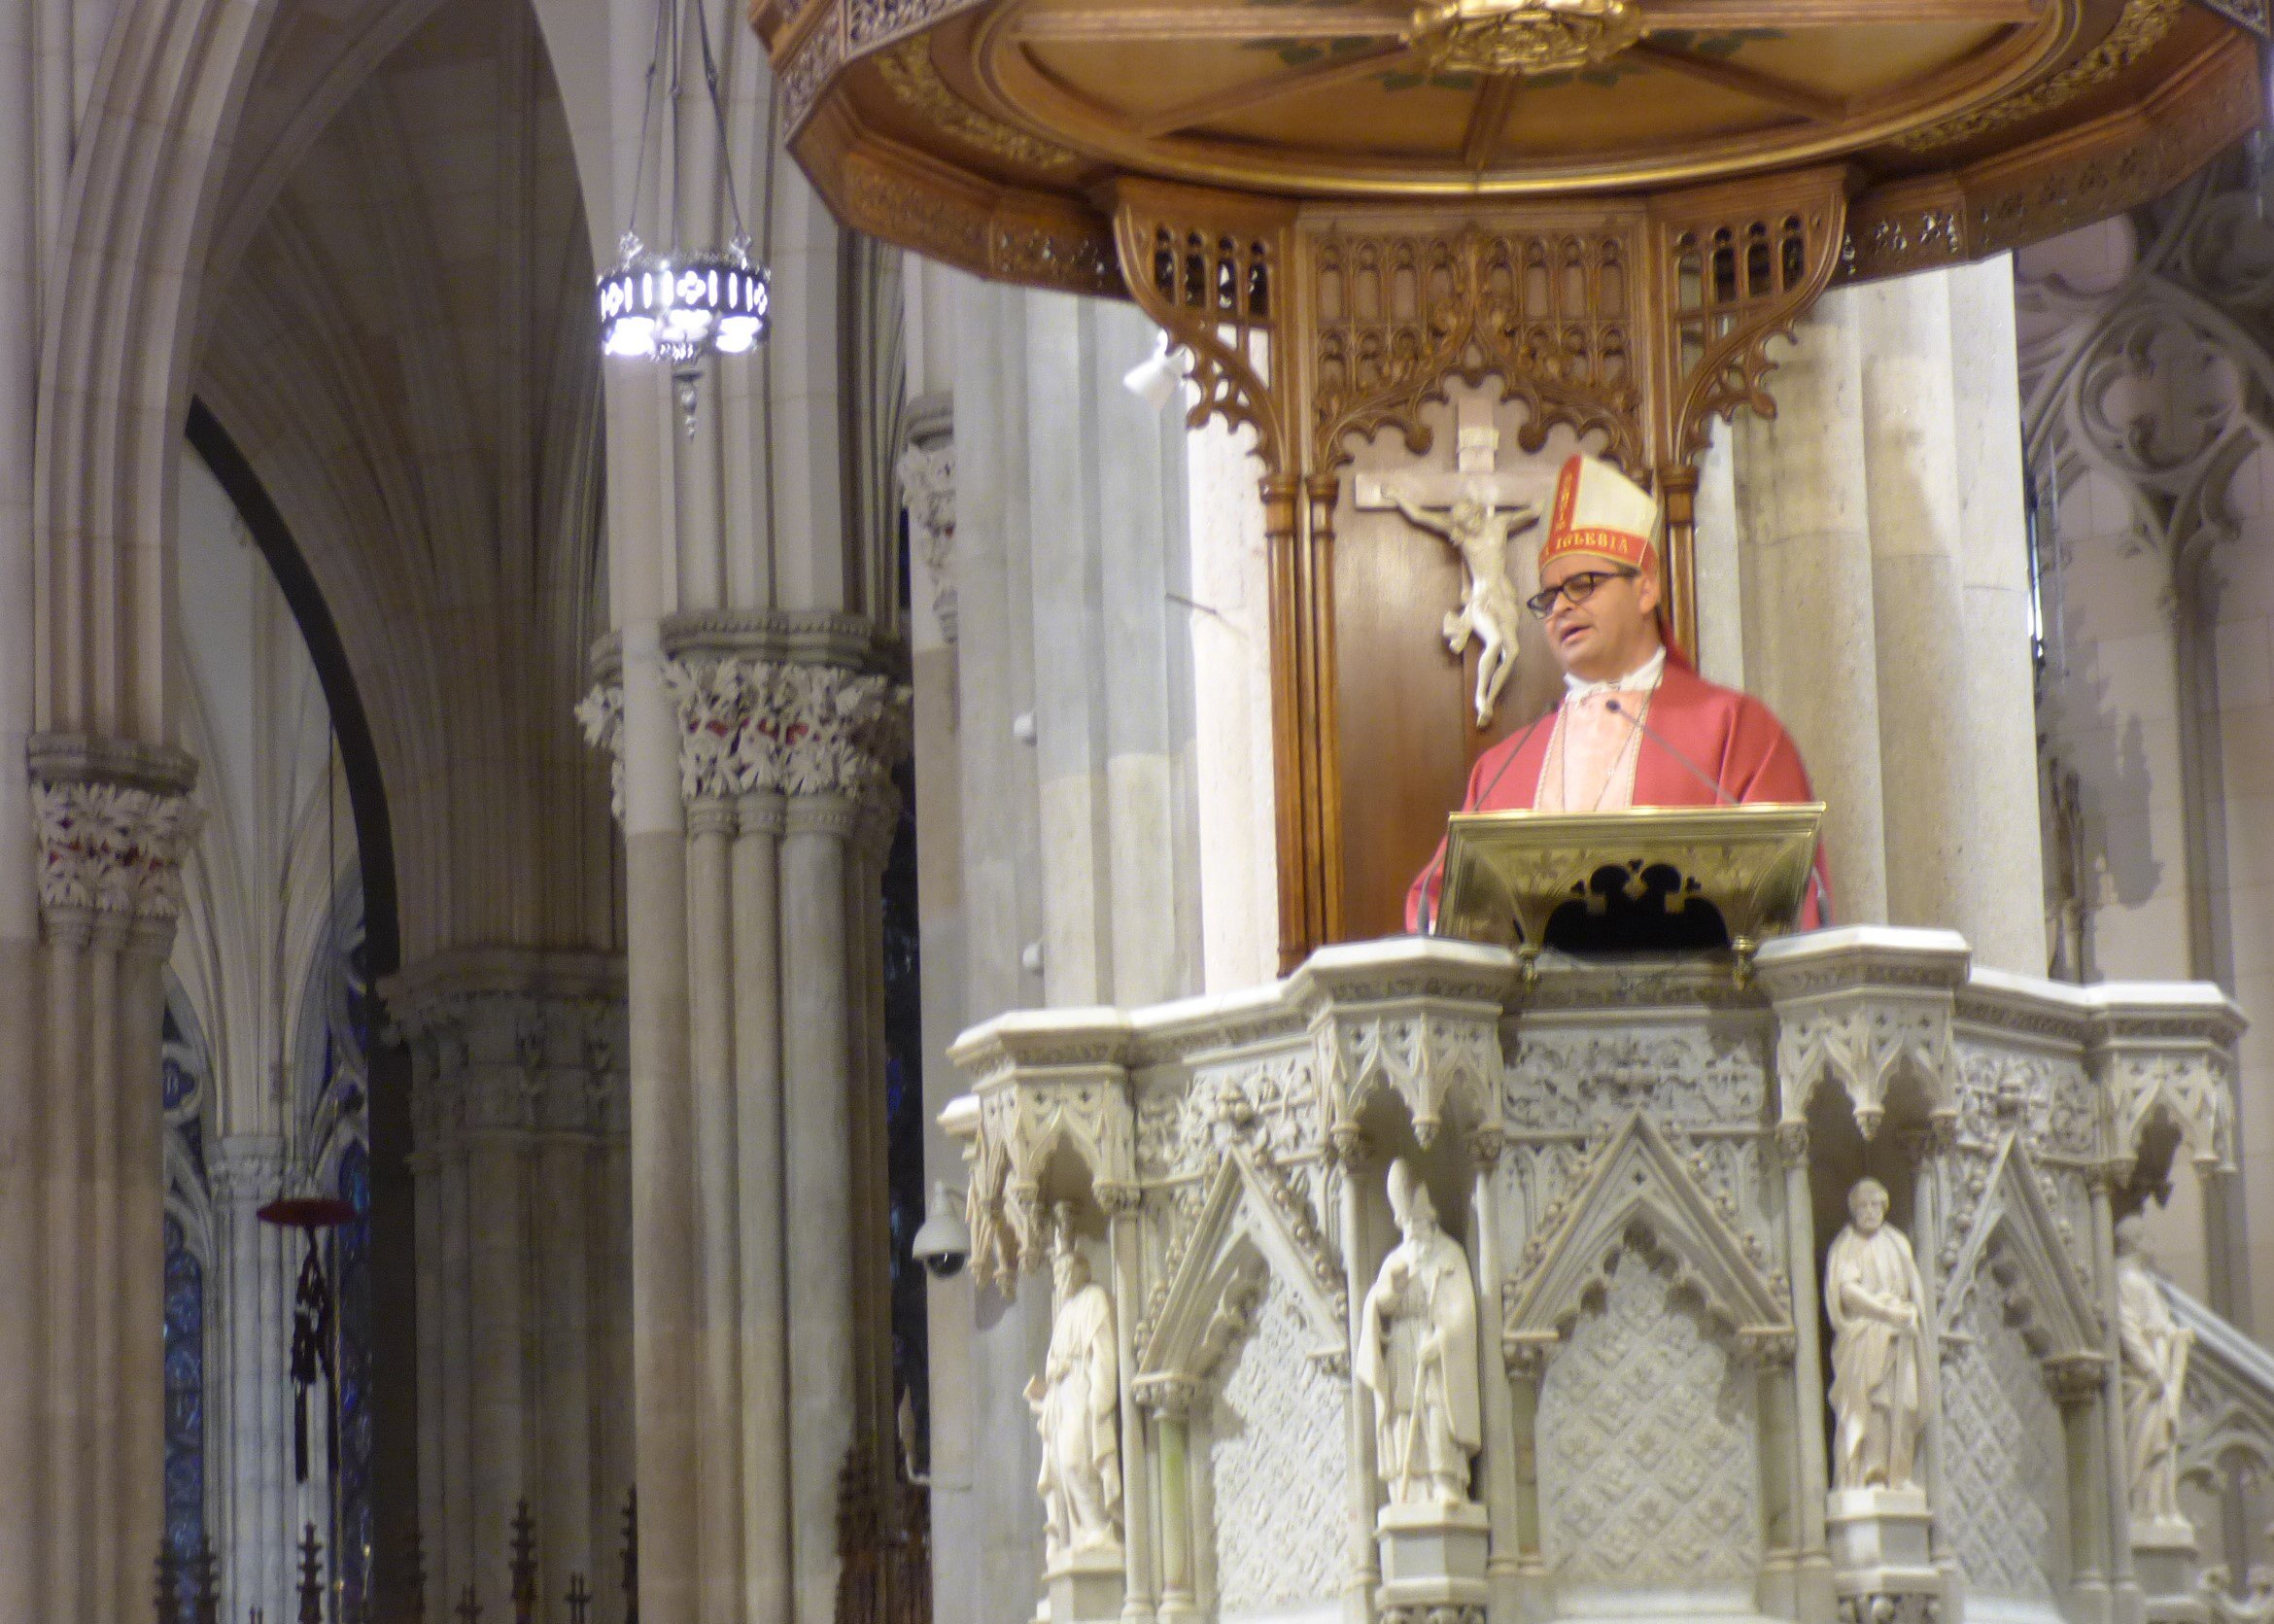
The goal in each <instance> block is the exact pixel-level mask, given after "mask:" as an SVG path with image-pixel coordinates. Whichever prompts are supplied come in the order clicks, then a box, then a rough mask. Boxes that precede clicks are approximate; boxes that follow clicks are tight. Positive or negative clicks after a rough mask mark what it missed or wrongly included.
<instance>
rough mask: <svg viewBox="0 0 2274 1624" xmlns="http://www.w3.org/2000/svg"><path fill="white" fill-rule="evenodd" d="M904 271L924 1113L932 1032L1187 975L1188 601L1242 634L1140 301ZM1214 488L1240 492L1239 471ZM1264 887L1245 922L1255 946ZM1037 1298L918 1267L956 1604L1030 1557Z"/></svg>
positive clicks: (1193, 618) (956, 1173) (1191, 772)
mask: <svg viewBox="0 0 2274 1624" xmlns="http://www.w3.org/2000/svg"><path fill="white" fill-rule="evenodd" d="M908 288H909V297H908V300H907V308H908V321H909V334H908V353H909V356H910V385H909V387H910V391H911V395H912V400H911V405H910V418H909V422H910V432H911V436H912V449H911V450H910V452H909V453H908V455H907V456H906V457H904V459H903V462H902V466H901V471H902V480H903V489H904V493H905V494H906V496H907V500H908V502H909V510H910V516H911V524H912V550H913V552H914V553H915V555H916V556H915V564H916V583H915V600H916V602H915V615H914V624H913V639H914V645H915V666H914V678H915V688H916V694H915V717H916V745H915V748H916V774H915V791H916V798H917V808H918V814H919V815H918V819H917V827H918V836H917V852H918V864H919V874H920V877H921V878H920V884H919V899H920V907H921V929H922V933H923V947H924V952H925V963H926V965H927V967H930V966H933V965H935V964H939V963H943V962H944V963H946V964H948V965H953V966H955V967H956V968H957V970H958V972H959V973H957V974H954V975H942V974H939V973H937V972H934V973H929V974H927V975H926V976H925V977H924V984H925V985H924V1029H925V1055H926V1073H925V1081H926V1090H927V1102H928V1104H929V1106H930V1112H931V1114H932V1115H934V1116H936V1115H937V1113H938V1111H939V1110H940V1109H941V1108H943V1107H944V1106H945V1105H946V1104H947V1102H948V1099H949V1098H951V1097H952V1096H953V1094H954V1093H955V1091H956V1083H955V1079H954V1074H953V1071H952V1068H950V1067H949V1066H948V1064H947V1061H946V1051H947V1047H948V1043H949V1042H951V1041H952V1039H953V1038H954V1036H955V1034H956V1033H958V1032H960V1031H961V1030H963V1029H964V1028H965V1027H967V1026H969V1025H971V1024H973V1023H975V1022H977V1021H979V1020H982V1019H986V1018H988V1017H991V1016H994V1015H997V1014H1000V1013H1002V1012H1003V1011H1005V1010H1010V1009H1016V1008H1022V1007H1030V1006H1035V1005H1043V1004H1049V1005H1058V1006H1066V1005H1078V1004H1090V1003H1098V1002H1112V1003H1123V1004H1141V1003H1148V1002H1152V1001H1154V1000H1158V999H1163V998H1169V997H1175V996H1178V995H1180V994H1184V993H1190V992H1196V991H1198V990H1200V986H1201V966H1202V959H1203V956H1204V953H1203V948H1202V941H1203V930H1202V921H1201V916H1200V907H1199V905H1200V899H1201V892H1202V885H1201V875H1202V871H1203V867H1204V865H1206V864H1207V863H1209V862H1212V861H1214V862H1218V863H1224V862H1228V863H1230V864H1232V865H1234V866H1237V865H1238V864H1239V863H1240V862H1241V861H1242V859H1241V858H1240V856H1239V855H1238V854H1237V853H1232V852H1229V848H1228V847H1224V848H1220V849H1219V850H1217V851H1215V852H1213V853H1210V852H1204V851H1203V850H1202V849H1201V843H1200V841H1199V838H1198V829H1199V827H1200V823H1201V817H1200V814H1199V812H1198V811H1197V807H1198V805H1199V803H1200V794H1199V791H1198V787H1197V786H1196V782H1195V777H1196V774H1197V772H1198V768H1197V767H1196V765H1195V759H1196V757H1195V728H1196V724H1195V720H1194V715H1195V708H1196V707H1195V703H1194V698H1193V682H1194V676H1193V671H1194V663H1195V662H1194V650H1193V644H1194V642H1195V640H1196V639H1199V638H1200V636H1201V628H1202V627H1203V626H1205V627H1206V628H1208V629H1209V630H1210V631H1211V632H1212V633H1213V634H1214V635H1216V636H1217V637H1218V638H1219V639H1222V638H1223V637H1226V636H1231V634H1229V633H1225V632H1224V631H1223V627H1224V626H1225V625H1226V624H1228V622H1227V621H1225V620H1224V619H1223V618H1222V617H1223V616H1224V615H1231V614H1234V613H1236V612H1238V611H1239V610H1240V608H1241V605H1237V604H1232V603H1228V602H1224V601H1220V599H1221V598H1222V595H1220V594H1218V593H1217V592H1216V591H1215V588H1214V586H1213V584H1212V586H1211V588H1210V589H1209V590H1208V592H1207V593H1205V594H1203V593H1202V592H1201V591H1200V590H1199V589H1197V588H1196V587H1195V584H1194V575H1193V570H1192V567H1191V551H1192V549H1191V546H1190V544H1189V540H1188V517H1189V516H1188V512H1187V509H1186V505H1185V501H1184V492H1183V489H1182V487H1183V486H1184V484H1185V483H1186V481H1185V466H1184V463H1185V455H1186V435H1185V432H1184V430H1183V426H1182V411H1181V409H1180V408H1178V407H1177V406H1176V405H1174V404H1169V405H1164V406H1162V407H1159V408H1155V407H1154V406H1153V405H1151V404H1150V403H1148V402H1147V401H1145V400H1143V399H1142V398H1141V397H1137V396H1135V395H1132V394H1131V393H1130V392H1129V391H1128V390H1126V389H1125V388H1123V387H1122V384H1121V378H1122V375H1123V374H1124V373H1125V372H1126V371H1127V370H1128V369H1129V368H1130V367H1131V366H1133V365H1134V364H1136V363H1139V362H1141V361H1143V360H1144V359H1145V358H1146V357H1147V356H1148V355H1150V354H1151V353H1152V349H1153V346H1154V338H1155V336H1156V334H1155V330H1154V328H1153V327H1152V326H1151V324H1149V323H1147V322H1146V321H1144V320H1143V319H1142V318H1141V317H1139V316H1137V315H1136V314H1135V313H1134V312H1131V311H1129V310H1127V309H1125V308H1122V307H1117V306H1113V305H1110V304H1106V303H1103V302H1101V301H1096V300H1085V299H1079V298H1074V297H1070V296H1067V295H1064V294H1037V293H1030V292H1024V291H1021V290H1017V289H1010V288H1002V287H995V286H989V285H986V284H982V283H980V282H978V281H976V280H974V279H972V278H970V277H967V276H964V275H961V274H960V273H956V272H951V271H945V270H942V269H940V268H939V267H936V266H928V265H926V266H920V267H912V269H911V272H910V275H909V279H908ZM950 421H951V422H952V438H951V439H950V438H949V437H948V424H949V422H950ZM1107 448H1110V450H1109V449H1107ZM1229 488H1230V489H1231V490H1232V491H1234V492H1235V493H1236V494H1238V500H1239V501H1242V502H1244V503H1246V504H1248V505H1249V506H1253V504H1254V501H1255V494H1254V493H1255V477H1254V475H1253V474H1252V473H1247V474H1242V475H1240V476H1239V477H1238V478H1236V479H1233V480H1230V481H1229ZM1257 545H1258V547H1259V545H1260V541H1259V538H1258V542H1257ZM966 634H968V635H966ZM1234 640H1235V641H1236V640H1237V639H1236V638H1235V639H1234ZM1241 646H1242V647H1243V648H1246V647H1248V646H1250V645H1247V644H1242V645H1241ZM1071 673H1087V674H1086V675H1085V676H1081V677H1080V678H1079V679H1074V678H1072V677H1069V676H1068V675H1066V674H1071ZM1101 674H1110V675H1101ZM1266 755H1267V752H1266ZM1212 759H1214V758H1212ZM1252 765H1253V763H1252V761H1249V760H1239V761H1236V762H1234V763H1233V764H1232V765H1231V767H1230V768H1229V769H1228V770H1227V771H1226V773H1225V775H1224V779H1225V781H1224V783H1223V785H1222V794H1223V797H1224V798H1225V799H1227V800H1229V801H1234V802H1237V803H1238V805H1239V806H1240V807H1241V808H1242V809H1245V808H1247V807H1249V806H1250V805H1251V804H1252V799H1253V795H1254V793H1255V782H1256V780H1255V779H1254V777H1253V774H1252V773H1251V772H1250V771H1248V769H1249V768H1250V767H1251V766H1252ZM1265 766H1266V768H1267V767H1268V761H1267V759H1266V761H1265ZM1265 781H1266V783H1267V781H1268V772H1266V773H1265ZM1269 822H1270V812H1269V809H1268V808H1266V809H1265V810H1264V812H1263V813H1262V827H1263V828H1264V829H1266V830H1268V828H1269ZM1227 853H1228V855H1227ZM1267 855H1268V850H1267V847H1266V857H1267ZM1269 866H1270V865H1269V863H1268V861H1266V862H1265V863H1264V865H1263V867H1264V869H1265V870H1268V869H1269ZM1211 894H1213V893H1211ZM1244 896H1245V893H1243V894H1242V897H1241V898H1239V899H1235V902H1234V904H1232V905H1231V910H1230V911H1231V912H1233V913H1238V912H1239V911H1240V909H1241V908H1244V906H1245V902H1244ZM1265 903H1266V906H1265V908H1264V909H1263V912H1262V914H1261V915H1260V916H1259V918H1260V923H1259V924H1258V925H1257V926H1255V928H1254V929H1253V930H1252V931H1250V932H1249V934H1250V935H1251V936H1253V937H1254V938H1255V940H1256V941H1258V942H1259V943H1260V944H1262V948H1263V950H1262V951H1259V952H1258V953H1257V954H1255V955H1252V956H1253V957H1255V959H1256V960H1257V962H1258V965H1260V966H1263V967H1265V968H1263V970H1262V972H1261V973H1263V974H1267V973H1268V968H1267V967H1268V964H1269V961H1270V957H1271V950H1275V948H1276V935H1275V916H1274V915H1273V914H1272V911H1271V909H1270V907H1269V898H1268V894H1266V896H1265ZM1252 979H1255V978H1252ZM929 1150H930V1153H931V1155H930V1158H929V1160H928V1166H929V1170H930V1176H931V1177H932V1179H933V1180H935V1181H937V1182H942V1183H946V1184H948V1185H949V1186H950V1187H952V1186H954V1185H956V1184H959V1183H961V1181H962V1177H963V1173H962V1169H961V1167H960V1165H959V1163H958V1161H957V1160H956V1159H955V1154H954V1152H953V1150H952V1149H951V1148H950V1147H949V1146H948V1143H947V1142H946V1141H945V1139H944V1138H938V1137H935V1138H934V1139H932V1140H931V1141H930V1145H929ZM1047 1306H1048V1305H1047V1303H1044V1302H1041V1300H1040V1299H1039V1298H1028V1299H1020V1300H1013V1301H1011V1302H1009V1303H1004V1302H1003V1301H1002V1300H1001V1299H1000V1298H999V1297H997V1296H995V1295H994V1294H992V1293H991V1292H986V1291H979V1292H975V1291H974V1289H973V1287H972V1284H971V1282H970V1281H969V1280H968V1279H967V1278H962V1277H958V1278H955V1279H952V1280H950V1281H948V1282H946V1283H944V1284H936V1285H934V1286H933V1287H931V1288H930V1292H929V1312H930V1320H929V1330H928V1334H929V1345H930V1354H931V1365H930V1375H931V1383H932V1391H933V1394H934V1396H935V1401H934V1404H933V1408H932V1413H933V1417H934V1422H933V1436H932V1444H933V1450H932V1457H931V1465H932V1476H933V1511H934V1527H935V1531H936V1533H935V1538H934V1541H933V1550H934V1571H935V1586H934V1591H935V1599H936V1607H937V1608H938V1615H939V1617H940V1618H941V1619H942V1620H943V1621H944V1624H979V1621H981V1620H986V1619H991V1618H993V1617H994V1616H995V1612H996V1610H997V1609H998V1608H999V1607H1000V1606H1001V1603H1002V1598H1003V1597H1005V1596H1007V1595H1011V1594H1015V1593H1017V1592H1019V1591H1021V1590H1023V1588H1024V1587H1026V1586H1027V1585H1028V1584H1030V1583H1031V1579H1032V1575H1033V1574H1034V1573H1035V1572H1037V1571H1039V1569H1040V1567H1041V1553H1042V1529H1041V1516H1040V1504H1039V1502H1038V1500H1037V1498H1036V1496H1035V1493H1034V1490H1033V1476H1034V1467H1035V1465H1036V1462H1035V1459H1034V1456H1033V1454H1032V1449H1033V1447H1034V1446H1033V1444H1032V1443H1031V1442H1030V1441H1028V1440H1030V1439H1031V1436H1032V1422H1031V1417H1030V1416H1029V1415H1028V1412H1027V1409H1026V1405H1025V1402H1024V1400H1023V1399H1021V1398H1020V1397H1019V1395H1020V1392H1021V1390H1022V1389H1023V1388H1024V1386H1025V1384H1026V1381H1027V1379H1028V1377H1029V1376H1030V1374H1031V1373H1032V1371H1033V1369H1034V1368H1035V1367H1036V1365H1035V1362H1036V1361H1037V1360H1038V1359H1039V1358H1040V1356H1041V1352H1042V1349H1043V1347H1044V1346H1045V1345H1046V1344H1047V1340H1048V1335H1049V1316H1048V1312H1047ZM1014 1437H1017V1438H1019V1439H1020V1440H1021V1441H1020V1443H1019V1445H1018V1448H1019V1455H1018V1457H1017V1459H1016V1460H1015V1461H1001V1462H993V1463H989V1464H988V1465H987V1469H985V1470H983V1471H981V1470H976V1469H975V1467H976V1464H977V1463H976V1462H975V1450H976V1449H977V1448H979V1447H982V1445H981V1444H979V1443H978V1442H977V1441H976V1440H1003V1442H1004V1444H1005V1446H1008V1442H1009V1440H1010V1439H1012V1438H1014ZM1159 1538H1160V1539H1161V1540H1162V1541H1164V1542H1165V1540H1166V1538H1167V1535H1166V1533H1165V1532H1162V1533H1160V1535H1159ZM1160 1600H1161V1605H1162V1606H1163V1607H1167V1606H1168V1605H1169V1603H1168V1598H1166V1597H1165V1596H1163V1597H1162V1598H1161V1599H1160ZM1129 1605H1132V1606H1134V1605H1135V1600H1134V1599H1131V1600H1130V1602H1129Z"/></svg>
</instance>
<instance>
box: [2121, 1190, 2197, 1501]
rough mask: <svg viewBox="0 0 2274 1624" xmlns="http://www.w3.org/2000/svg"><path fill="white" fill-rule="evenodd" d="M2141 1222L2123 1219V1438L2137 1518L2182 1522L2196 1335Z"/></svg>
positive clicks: (2134, 1218) (2135, 1219)
mask: <svg viewBox="0 0 2274 1624" xmlns="http://www.w3.org/2000/svg"><path fill="white" fill-rule="evenodd" d="M2139 1226H2140V1221H2139V1219H2138V1218H2137V1217H2133V1218H2127V1219H2125V1220H2124V1221H2123V1222H2122V1223H2121V1224H2119V1225H2118V1226H2117V1232H2116V1255H2117V1330H2118V1338H2117V1340H2118V1345H2119V1350H2120V1352H2121V1354H2122V1359H2123V1369H2122V1375H2123V1399H2124V1442H2125V1446H2126V1447H2125V1453H2126V1455H2127V1456H2128V1461H2127V1465H2128V1466H2129V1468H2130V1472H2131V1475H2130V1478H2129V1482H2130V1485H2131V1502H2132V1522H2133V1523H2134V1525H2135V1526H2137V1525H2138V1524H2141V1523H2152V1522H2165V1523H2168V1522H2181V1521H2184V1520H2185V1519H2186V1513H2185V1512H2183V1511H2182V1510H2181V1509H2180V1503H2179V1434H2180V1420H2181V1407H2182V1400H2183V1398H2184V1396H2185V1394H2186V1392H2187V1385H2188V1354H2189V1353H2190V1352H2191V1351H2192V1350H2193V1347H2194V1342H2195V1334H2194V1332H2193V1331H2191V1330H2188V1329H2187V1328H2186V1327H2185V1326H2182V1325H2181V1324H2180V1323H2179V1322H2178V1321H2177V1320H2175V1319H2173V1318H2172V1314H2171V1303H2170V1302H2169V1301H2168V1300H2167V1299H2166V1298H2165V1296H2164V1295H2163V1287H2162V1285H2161V1284H2160V1283H2159V1282H2158V1281H2157V1280H2156V1278H2155V1275H2154V1273H2153V1270H2151V1269H2150V1268H2149V1267H2148V1263H2147V1260H2146V1259H2144V1258H2142V1257H2141V1255H2140V1229H2139Z"/></svg>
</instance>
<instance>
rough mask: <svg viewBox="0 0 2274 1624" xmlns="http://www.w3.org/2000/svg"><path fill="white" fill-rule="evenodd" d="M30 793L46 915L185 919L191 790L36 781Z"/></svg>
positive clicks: (194, 815) (193, 811) (194, 819)
mask: <svg viewBox="0 0 2274 1624" xmlns="http://www.w3.org/2000/svg"><path fill="white" fill-rule="evenodd" d="M31 791H32V815H33V819H34V822H35V826H36V828H37V830H38V834H39V842H40V903H41V906H42V907H43V908H44V909H47V910H50V911H55V910H71V911H82V912H84V913H86V914H87V915H88V916H91V917H93V918H97V919H99V918H103V917H106V916H107V917H110V918H113V919H116V920H119V921H121V922H125V921H144V922H151V923H158V924H169V925H170V924H171V923H172V922H173V921H174V920H175V919H176V918H177V917H178V916H180V914H181V912H182V862H183V859H184V858H185V857H186V856H187V855H188V854H189V842H190V841H191V839H193V838H194V837H195V835H196V833H197V826H198V822H199V819H200V815H201V814H200V813H199V812H198V810H197V806H196V803H194V802H193V801H191V800H190V799H189V794H188V792H187V790H182V791H167V790H163V789H156V788H150V787H145V786H143V785H140V784H129V783H119V782H114V781H111V780H108V779H102V778H76V779H51V778H39V777H35V778H34V779H33V781H32V786H31Z"/></svg>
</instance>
